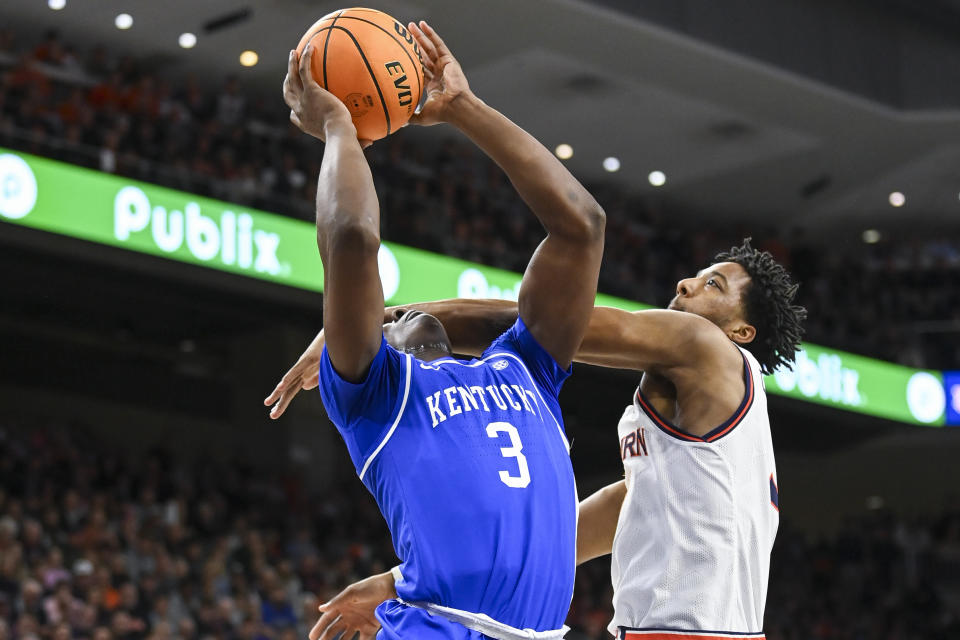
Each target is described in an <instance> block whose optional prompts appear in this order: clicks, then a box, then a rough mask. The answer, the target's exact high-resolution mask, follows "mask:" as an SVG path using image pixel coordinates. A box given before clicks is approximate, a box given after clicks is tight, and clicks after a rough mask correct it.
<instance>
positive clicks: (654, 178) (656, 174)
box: [647, 171, 667, 187]
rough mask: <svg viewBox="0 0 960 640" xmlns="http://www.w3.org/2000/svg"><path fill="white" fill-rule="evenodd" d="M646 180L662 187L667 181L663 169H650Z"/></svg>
mask: <svg viewBox="0 0 960 640" xmlns="http://www.w3.org/2000/svg"><path fill="white" fill-rule="evenodd" d="M647 180H649V181H650V184H652V185H653V186H655V187H662V186H663V185H664V184H665V183H666V182H667V176H666V174H665V173H664V172H663V171H651V172H650V175H648V176H647Z"/></svg>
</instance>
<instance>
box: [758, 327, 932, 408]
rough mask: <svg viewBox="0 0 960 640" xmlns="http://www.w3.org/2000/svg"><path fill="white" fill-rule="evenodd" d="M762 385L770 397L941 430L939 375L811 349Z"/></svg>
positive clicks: (769, 377) (809, 347) (820, 348)
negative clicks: (936, 427)
mask: <svg viewBox="0 0 960 640" xmlns="http://www.w3.org/2000/svg"><path fill="white" fill-rule="evenodd" d="M765 382H766V385H767V388H768V389H769V390H770V391H771V392H773V393H777V394H781V395H787V396H791V397H794V398H799V399H803V400H809V401H811V402H816V403H819V404H825V405H830V406H835V407H840V408H844V409H850V410H854V411H858V412H861V413H867V414H870V415H875V416H880V417H884V418H890V419H892V420H901V421H904V422H914V423H919V424H929V425H941V424H943V422H944V415H945V412H946V393H945V391H944V387H943V378H942V375H941V374H940V373H939V372H936V371H923V370H917V369H911V368H909V367H901V366H899V365H895V364H890V363H887V362H881V361H880V360H874V359H872V358H865V357H863V356H858V355H854V354H852V353H845V352H842V351H832V350H828V349H824V348H823V347H818V346H816V345H812V344H804V345H803V348H802V349H801V350H800V351H798V352H797V357H796V361H795V362H794V364H793V367H792V368H790V369H787V368H783V367H781V368H779V369H777V370H776V371H775V372H774V374H773V375H772V376H767V378H766V380H765Z"/></svg>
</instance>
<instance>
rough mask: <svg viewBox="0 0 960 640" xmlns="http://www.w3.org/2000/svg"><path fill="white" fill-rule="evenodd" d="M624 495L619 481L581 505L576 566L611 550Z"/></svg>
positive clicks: (625, 488) (624, 490)
mask: <svg viewBox="0 0 960 640" xmlns="http://www.w3.org/2000/svg"><path fill="white" fill-rule="evenodd" d="M626 495H627V485H626V482H624V481H623V480H621V481H620V482H615V483H614V484H611V485H608V486H606V487H604V488H603V489H600V490H599V491H597V492H596V493H594V494H593V495H592V496H590V497H589V498H587V499H585V500H583V501H582V502H581V503H580V517H579V518H578V520H577V564H578V565H579V564H583V563H584V562H586V561H587V560H592V559H594V558H599V557H600V556H604V555H607V554H608V553H610V551H611V550H612V549H613V537H614V534H615V533H616V531H617V520H618V519H619V518H620V508H621V507H622V506H623V499H624V497H626Z"/></svg>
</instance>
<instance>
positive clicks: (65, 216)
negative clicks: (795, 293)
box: [0, 149, 960, 425]
mask: <svg viewBox="0 0 960 640" xmlns="http://www.w3.org/2000/svg"><path fill="white" fill-rule="evenodd" d="M9 225H18V226H22V227H31V228H33V229H36V230H40V231H46V232H50V233H55V234H59V235H64V236H70V237H73V238H78V239H80V240H86V241H89V242H96V243H99V244H101V245H109V246H114V247H120V248H123V249H126V250H129V251H134V252H138V253H142V254H149V255H153V256H160V257H163V258H167V259H170V260H176V261H179V262H185V263H191V264H195V265H198V266H202V267H205V268H209V269H215V270H219V271H226V272H231V273H234V274H238V275H242V276H245V277H251V278H257V279H261V280H268V281H271V282H275V283H279V284H283V285H287V286H291V287H297V288H300V289H305V290H309V291H320V290H321V289H322V287H323V268H322V265H321V263H320V257H319V255H318V253H317V243H316V230H315V228H314V225H313V224H310V223H309V222H306V221H303V220H294V219H291V218H287V217H283V216H278V215H274V214H271V213H268V212H265V211H257V210H254V209H241V208H238V207H237V206H236V205H231V204H228V203H225V202H220V201H218V200H213V199H211V198H205V197H202V196H198V195H193V194H188V193H184V192H182V191H175V190H173V189H167V188H163V187H158V186H155V185H150V184H147V183H143V182H136V181H132V180H128V179H125V178H122V177H118V176H114V175H109V174H104V173H101V172H98V171H92V170H89V169H83V168H80V167H74V166H71V165H67V164H63V163H60V162H55V161H53V160H48V159H45V158H38V157H35V156H31V155H27V154H21V153H14V152H8V151H6V150H4V149H0V235H3V234H4V232H5V231H6V230H7V229H8V228H9ZM10 235H11V236H12V235H13V234H10ZM378 257H379V266H380V279H381V281H382V283H383V293H384V299H385V300H386V301H387V302H388V303H389V304H404V303H409V302H415V301H420V300H436V299H440V298H453V297H465V298H473V297H478V298H506V299H511V300H516V299H517V296H518V295H519V292H520V281H521V275H520V274H518V273H513V272H509V271H505V270H502V269H495V268H492V267H488V266H483V265H479V264H475V263H470V262H466V261H463V260H457V259H454V258H450V257H447V256H440V255H436V254H432V253H429V252H426V251H421V250H419V249H414V248H412V247H405V246H402V245H395V244H390V243H384V245H383V246H382V247H381V249H380V254H379V256H378ZM148 268H149V267H148ZM597 304H600V305H607V306H613V307H619V308H621V309H625V310H631V311H632V310H637V309H641V308H644V307H645V305H642V304H641V303H638V302H634V301H631V300H624V299H622V298H614V297H612V296H605V295H603V294H599V295H598V296H597ZM951 380H953V379H952V378H951ZM765 384H766V387H767V390H768V391H769V392H770V393H773V394H778V395H785V396H790V397H794V398H797V399H799V400H802V401H805V402H814V403H818V404H823V405H827V406H831V407H835V408H839V409H844V410H849V411H855V412H858V413H865V414H869V415H874V416H880V417H883V418H888V419H891V420H899V421H902V422H907V423H912V424H925V425H942V424H944V422H945V415H946V407H947V404H948V403H947V399H948V397H949V398H950V399H952V400H953V401H954V404H953V405H951V407H952V408H953V410H954V411H953V413H951V417H955V416H956V415H958V413H957V411H958V410H957V407H958V406H960V401H957V400H956V397H955V396H956V394H957V391H956V389H957V388H960V387H958V385H957V384H956V381H955V380H954V384H953V386H951V389H953V394H952V395H948V394H947V392H946V391H945V390H944V377H943V374H942V373H941V372H937V371H924V370H918V369H910V368H908V367H901V366H899V365H894V364H891V363H888V362H882V361H879V360H874V359H872V358H866V357H863V356H858V355H854V354H851V353H845V352H842V351H836V350H830V349H825V348H823V347H819V346H817V345H813V344H804V345H803V349H802V350H801V351H800V352H799V353H798V354H797V358H796V362H795V365H794V366H793V367H792V368H791V369H780V370H778V371H776V372H775V373H774V374H773V375H771V376H767V377H766V378H765Z"/></svg>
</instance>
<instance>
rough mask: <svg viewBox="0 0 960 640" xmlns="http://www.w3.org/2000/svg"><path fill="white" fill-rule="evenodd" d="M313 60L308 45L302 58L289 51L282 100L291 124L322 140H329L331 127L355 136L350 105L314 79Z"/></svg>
mask: <svg viewBox="0 0 960 640" xmlns="http://www.w3.org/2000/svg"><path fill="white" fill-rule="evenodd" d="M312 57H313V47H312V46H311V45H309V44H308V45H307V46H306V47H305V48H304V50H303V54H301V55H300V56H299V57H298V56H297V52H296V51H291V52H290V57H289V59H288V61H287V76H286V77H285V78H284V79H283V101H284V102H286V103H287V106H288V107H290V122H292V123H293V124H295V125H296V126H297V128H299V129H300V130H301V131H303V132H304V133H308V134H310V135H311V136H313V137H315V138H319V139H320V140H323V141H326V139H327V134H328V127H336V128H343V130H346V131H353V132H354V135H356V127H355V126H354V124H353V119H352V118H351V116H350V111H349V110H348V109H347V106H346V105H345V104H343V102H342V101H341V100H340V99H339V98H337V97H336V96H335V95H333V94H332V93H330V92H329V91H327V90H326V89H324V88H323V87H321V86H320V85H319V84H317V81H316V80H314V78H313V73H312V72H311V70H310V61H311V58H312ZM331 130H332V129H331ZM360 143H361V145H362V146H363V147H364V148H366V147H369V146H370V145H371V144H373V143H372V142H371V141H369V140H361V141H360Z"/></svg>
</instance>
